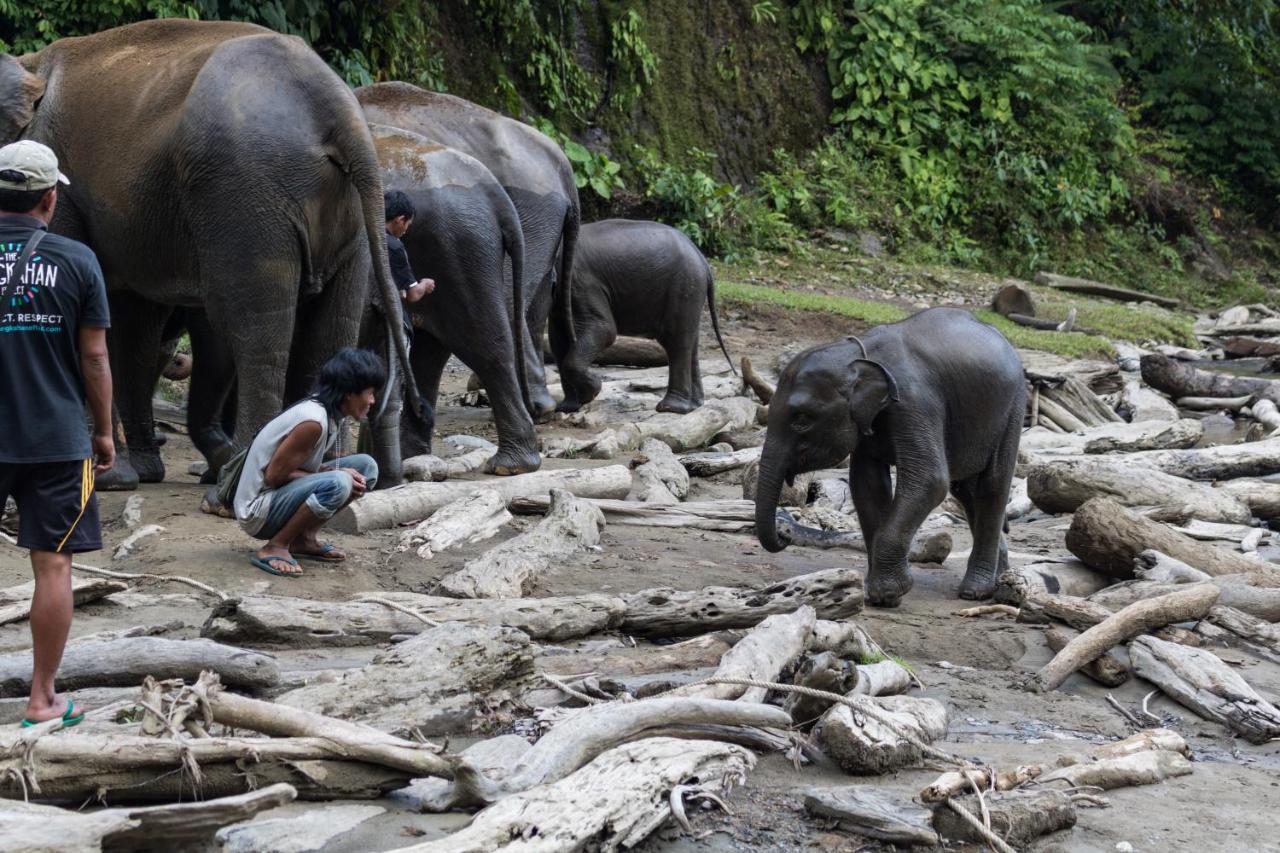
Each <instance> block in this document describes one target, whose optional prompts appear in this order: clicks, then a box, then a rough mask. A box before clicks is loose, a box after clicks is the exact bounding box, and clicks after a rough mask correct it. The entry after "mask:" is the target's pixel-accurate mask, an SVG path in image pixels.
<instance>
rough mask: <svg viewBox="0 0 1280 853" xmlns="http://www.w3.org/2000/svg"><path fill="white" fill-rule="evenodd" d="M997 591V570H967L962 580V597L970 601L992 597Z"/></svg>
mask: <svg viewBox="0 0 1280 853" xmlns="http://www.w3.org/2000/svg"><path fill="white" fill-rule="evenodd" d="M995 591H996V573H995V571H986V572H966V573H965V576H964V580H962V581H961V582H960V597H961V598H964V599H968V600H969V601H982V600H983V599H985V598H991V597H992V596H993V595H995Z"/></svg>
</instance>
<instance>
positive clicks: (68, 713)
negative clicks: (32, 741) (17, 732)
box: [22, 699, 84, 729]
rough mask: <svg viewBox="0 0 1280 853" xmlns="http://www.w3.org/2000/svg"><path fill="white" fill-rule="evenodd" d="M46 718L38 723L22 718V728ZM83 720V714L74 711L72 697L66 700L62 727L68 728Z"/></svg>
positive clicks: (29, 726)
mask: <svg viewBox="0 0 1280 853" xmlns="http://www.w3.org/2000/svg"><path fill="white" fill-rule="evenodd" d="M47 722H49V721H48V720H41V721H40V722H39V723H33V722H32V721H31V720H27V719H23V721H22V728H24V729H29V728H31V727H32V726H38V725H40V724H41V723H47ZM82 722H84V714H77V713H76V703H75V701H74V700H72V699H68V700H67V710H65V711H63V712H62V727H63V728H64V729H69V728H71V727H72V726H78V725H80V724H81V723H82Z"/></svg>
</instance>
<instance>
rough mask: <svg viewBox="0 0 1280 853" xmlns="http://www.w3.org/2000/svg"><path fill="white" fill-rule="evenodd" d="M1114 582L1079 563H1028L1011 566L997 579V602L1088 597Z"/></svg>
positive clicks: (1016, 603)
mask: <svg viewBox="0 0 1280 853" xmlns="http://www.w3.org/2000/svg"><path fill="white" fill-rule="evenodd" d="M1113 582H1114V579H1113V578H1111V577H1109V576H1107V575H1104V574H1102V573H1101V572H1098V571H1095V570H1093V569H1091V568H1089V567H1088V566H1086V565H1085V564H1084V563H1082V562H1080V561H1079V560H1063V561H1061V562H1042V563H1027V564H1026V565H1022V566H1011V567H1010V568H1009V569H1008V570H1007V571H1004V572H1002V573H1001V574H1000V577H999V578H997V579H996V592H995V600H996V601H998V602H1000V603H1001V604H1012V605H1014V606H1015V607H1017V606H1021V605H1022V603H1023V602H1024V601H1026V600H1027V599H1028V598H1034V597H1036V596H1038V595H1042V594H1046V593H1051V594H1055V595H1056V594H1059V593H1060V594H1062V595H1068V596H1086V595H1090V594H1092V593H1095V592H1097V591H1098V590H1100V589H1102V588H1104V587H1106V586H1108V585H1109V584H1111V583H1113Z"/></svg>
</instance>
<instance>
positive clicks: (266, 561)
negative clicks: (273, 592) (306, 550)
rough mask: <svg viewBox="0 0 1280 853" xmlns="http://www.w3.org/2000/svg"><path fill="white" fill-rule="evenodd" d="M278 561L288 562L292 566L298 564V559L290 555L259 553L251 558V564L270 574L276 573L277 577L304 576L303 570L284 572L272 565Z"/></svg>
mask: <svg viewBox="0 0 1280 853" xmlns="http://www.w3.org/2000/svg"><path fill="white" fill-rule="evenodd" d="M277 561H278V562H281V563H288V564H289V565H291V566H296V565H298V561H297V560H291V559H289V558H288V557H259V556H257V555H254V556H253V557H251V558H250V559H249V563H250V565H252V566H253V567H254V568H256V569H261V570H262V571H264V572H266V573H267V574H269V575H275V576H276V577H279V578H299V577H302V572H282V571H280V570H279V569H277V568H275V567H274V566H272V565H271V564H272V563H273V562H277Z"/></svg>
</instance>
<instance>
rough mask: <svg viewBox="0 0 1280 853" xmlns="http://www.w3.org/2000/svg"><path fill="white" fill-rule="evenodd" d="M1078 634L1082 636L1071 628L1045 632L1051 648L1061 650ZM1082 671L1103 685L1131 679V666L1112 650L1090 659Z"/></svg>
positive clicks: (1116, 685) (1121, 682) (1113, 685)
mask: <svg viewBox="0 0 1280 853" xmlns="http://www.w3.org/2000/svg"><path fill="white" fill-rule="evenodd" d="M1078 636H1080V635H1079V634H1078V633H1076V632H1075V631H1071V630H1069V629H1064V628H1052V629H1050V630H1048V631H1046V632H1045V634H1044V639H1045V642H1046V643H1048V644H1049V648H1050V649H1052V650H1053V651H1054V652H1060V651H1062V650H1063V649H1065V648H1066V647H1067V645H1068V644H1069V643H1070V642H1071V641H1072V640H1073V639H1075V638H1076V637H1078ZM1080 672H1081V674H1083V675H1086V676H1088V677H1089V678H1091V679H1093V680H1094V681H1096V682H1098V683H1099V684H1101V685H1102V686H1103V687H1119V686H1120V685H1121V684H1124V683H1125V682H1126V681H1128V680H1129V668H1128V667H1126V666H1125V665H1124V664H1123V663H1121V662H1120V659H1119V658H1117V657H1116V656H1115V655H1113V654H1111V652H1106V653H1104V654H1103V655H1101V656H1100V657H1098V658H1097V659H1096V660H1091V661H1089V662H1088V663H1087V664H1085V665H1084V666H1082V667H1080Z"/></svg>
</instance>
